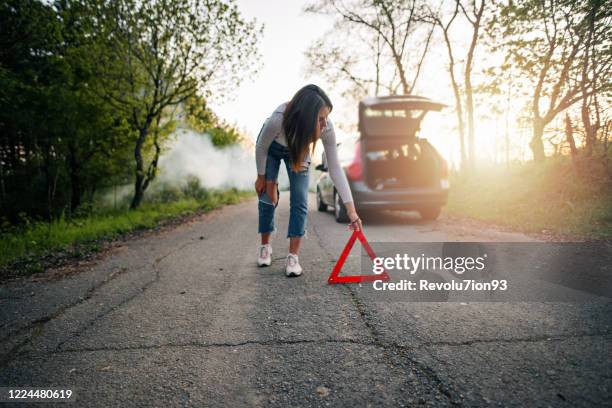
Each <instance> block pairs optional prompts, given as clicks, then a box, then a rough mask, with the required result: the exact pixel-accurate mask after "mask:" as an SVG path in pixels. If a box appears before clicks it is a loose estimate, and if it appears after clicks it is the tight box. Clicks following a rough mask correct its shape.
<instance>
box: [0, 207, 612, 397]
mask: <svg viewBox="0 0 612 408" xmlns="http://www.w3.org/2000/svg"><path fill="white" fill-rule="evenodd" d="M278 210H279V212H278V213H277V220H276V222H277V226H278V233H277V234H276V235H275V236H274V238H273V242H272V244H273V247H274V254H273V264H272V266H271V267H269V268H257V267H256V256H257V245H258V242H257V240H258V235H257V232H256V231H257V205H256V201H255V200H254V199H253V200H250V201H247V202H244V203H242V204H239V205H235V206H226V207H224V208H222V209H219V210H215V211H213V212H211V213H210V214H207V215H205V216H202V217H201V218H199V219H197V220H194V221H192V222H190V223H187V224H183V225H181V226H178V227H176V228H172V229H169V230H166V231H164V232H162V233H159V234H150V235H149V236H147V237H143V238H140V239H135V240H132V241H128V242H125V243H124V244H122V245H120V246H119V247H117V248H115V249H114V250H113V251H112V252H111V253H109V254H108V255H107V256H106V257H105V258H104V259H102V260H101V261H99V262H97V263H96V264H95V265H93V266H90V267H87V268H85V270H84V271H82V272H80V273H78V274H73V275H70V276H68V277H66V278H64V279H61V280H56V281H51V282H30V283H27V284H24V283H19V284H16V283H13V284H5V285H3V286H1V287H0V328H1V338H0V340H1V342H0V344H1V347H0V353H1V354H0V355H1V360H0V386H16V387H25V386H29V387H51V386H53V387H64V388H65V387H67V388H71V389H73V390H75V393H76V396H77V402H76V406H87V407H109V406H159V407H166V406H232V407H235V406H347V407H354V406H360V407H361V406H415V405H428V406H432V405H435V406H453V405H458V406H568V407H569V406H572V407H573V406H610V405H611V404H612V360H611V357H610V356H612V353H611V344H612V303H610V302H609V301H605V300H603V301H602V299H601V298H598V297H596V296H593V298H592V301H587V302H577V303H556V302H548V303H535V302H502V303H500V302H495V303H480V302H478V303H476V302H439V303H431V302H429V303H426V302H422V303H418V302H381V301H379V299H377V298H374V297H371V296H370V295H371V294H369V293H361V292H360V291H359V290H358V287H357V286H355V285H328V284H327V277H328V275H329V273H330V270H331V268H332V266H333V265H334V262H335V260H336V259H337V257H338V256H339V254H340V252H341V250H342V248H343V247H344V244H345V242H346V240H347V239H348V237H349V235H350V232H349V231H348V230H347V229H346V226H343V225H340V224H337V223H335V221H334V220H333V217H332V214H331V213H327V214H324V213H319V212H316V209H315V203H314V197H311V202H310V214H309V219H308V232H307V238H306V239H305V240H304V243H303V246H302V251H301V254H300V260H301V263H302V266H303V267H304V269H305V271H304V275H303V276H301V277H299V278H293V279H288V278H286V277H285V276H284V270H283V266H284V256H285V255H286V253H287V248H286V246H287V242H286V239H285V234H286V230H287V222H288V200H287V199H286V197H282V196H281V203H280V205H279V208H278ZM365 232H366V235H367V238H368V239H369V240H370V241H394V242H410V241H420V242H433V241H529V240H531V239H530V238H528V237H526V236H522V235H520V234H503V233H499V232H496V231H493V230H488V229H474V228H470V227H469V226H460V225H452V223H449V222H445V221H444V218H442V220H441V221H438V222H430V223H423V222H420V221H419V220H418V218H417V217H413V216H411V215H410V214H402V213H389V214H385V215H381V216H380V217H378V218H377V219H376V220H370V221H369V222H366V223H365ZM345 268H347V269H346V271H358V270H359V257H358V256H351V257H349V260H348V262H347V265H346V266H345ZM587 296H590V295H587ZM58 405H59V404H58ZM16 406H24V404H23V403H22V404H16ZM61 406H66V405H61ZM68 406H70V404H69V405H68Z"/></svg>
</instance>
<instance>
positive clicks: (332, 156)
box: [321, 119, 361, 229]
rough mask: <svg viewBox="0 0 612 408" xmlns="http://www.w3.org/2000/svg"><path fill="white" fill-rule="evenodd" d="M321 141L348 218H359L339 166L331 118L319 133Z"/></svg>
mask: <svg viewBox="0 0 612 408" xmlns="http://www.w3.org/2000/svg"><path fill="white" fill-rule="evenodd" d="M321 141H322V142H323V148H324V149H325V158H326V159H327V168H328V169H329V176H330V177H331V179H332V181H333V182H334V186H336V190H338V194H339V195H340V198H341V199H342V202H343V203H344V206H345V207H346V213H347V215H348V217H349V220H351V221H352V222H353V221H355V220H358V219H359V216H358V215H357V211H355V204H354V201H353V195H352V194H351V188H350V186H349V183H348V180H347V179H346V174H345V172H344V170H343V169H342V167H341V166H340V160H339V159H338V148H337V146H336V132H335V131H334V126H333V124H332V122H331V120H329V119H328V121H327V128H326V129H325V130H324V131H323V134H322V135H321ZM359 229H361V223H360V222H359Z"/></svg>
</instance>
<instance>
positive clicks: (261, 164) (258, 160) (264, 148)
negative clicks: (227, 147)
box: [255, 112, 283, 177]
mask: <svg viewBox="0 0 612 408" xmlns="http://www.w3.org/2000/svg"><path fill="white" fill-rule="evenodd" d="M282 120H283V115H282V114H278V113H277V112H274V113H272V115H271V116H270V117H269V118H268V119H266V121H265V122H264V124H263V126H262V127H261V130H260V131H259V135H258V136H257V144H256V145H255V164H256V165H257V175H258V176H262V177H263V176H265V174H266V160H267V158H268V149H269V148H270V145H271V144H272V141H274V138H275V137H276V135H277V134H278V132H280V129H281V126H282Z"/></svg>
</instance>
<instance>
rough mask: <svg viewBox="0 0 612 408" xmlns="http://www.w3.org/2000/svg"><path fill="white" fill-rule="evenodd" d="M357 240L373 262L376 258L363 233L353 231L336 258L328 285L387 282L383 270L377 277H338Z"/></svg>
mask: <svg viewBox="0 0 612 408" xmlns="http://www.w3.org/2000/svg"><path fill="white" fill-rule="evenodd" d="M357 238H359V241H361V245H363V247H364V248H365V250H366V252H367V253H368V255H369V256H370V259H372V261H374V258H376V254H375V253H374V251H372V247H370V244H369V243H368V241H367V240H366V238H365V235H363V232H362V231H361V230H354V231H353V235H351V237H350V238H349V240H348V242H347V243H346V246H345V247H344V250H343V251H342V253H341V254H340V258H338V262H336V265H335V266H334V269H332V271H331V274H330V275H329V278H328V279H327V283H328V284H330V285H333V284H334V283H358V282H372V281H377V280H383V281H386V280H389V274H387V271H385V270H383V272H382V273H381V274H379V275H350V276H338V274H339V273H340V270H341V269H342V266H343V265H344V261H346V257H347V256H348V254H349V253H350V252H351V248H353V244H354V243H355V240H356V239H357Z"/></svg>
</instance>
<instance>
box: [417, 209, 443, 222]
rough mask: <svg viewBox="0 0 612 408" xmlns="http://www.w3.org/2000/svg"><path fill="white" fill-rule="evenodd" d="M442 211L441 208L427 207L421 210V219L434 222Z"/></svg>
mask: <svg viewBox="0 0 612 408" xmlns="http://www.w3.org/2000/svg"><path fill="white" fill-rule="evenodd" d="M441 210H442V208H441V207H440V206H435V207H425V208H421V209H420V210H419V214H421V219H423V220H425V221H434V220H435V219H437V218H438V217H439V216H440V211H441Z"/></svg>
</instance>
